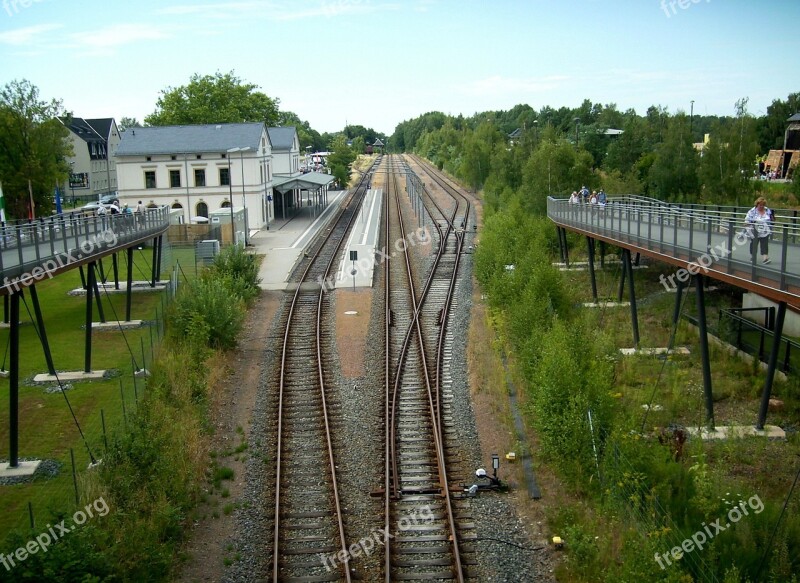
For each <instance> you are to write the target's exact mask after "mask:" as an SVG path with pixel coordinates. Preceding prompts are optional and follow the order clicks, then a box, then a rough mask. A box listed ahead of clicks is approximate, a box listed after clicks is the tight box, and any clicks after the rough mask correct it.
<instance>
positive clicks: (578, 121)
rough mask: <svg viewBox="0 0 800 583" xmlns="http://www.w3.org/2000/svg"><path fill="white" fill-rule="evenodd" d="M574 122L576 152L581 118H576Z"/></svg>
mask: <svg viewBox="0 0 800 583" xmlns="http://www.w3.org/2000/svg"><path fill="white" fill-rule="evenodd" d="M574 121H575V150H576V151H577V149H578V126H580V125H581V118H579V117H576V118H575V120H574Z"/></svg>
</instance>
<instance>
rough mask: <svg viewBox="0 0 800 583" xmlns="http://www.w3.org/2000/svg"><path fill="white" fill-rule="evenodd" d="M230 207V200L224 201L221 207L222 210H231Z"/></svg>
mask: <svg viewBox="0 0 800 583" xmlns="http://www.w3.org/2000/svg"><path fill="white" fill-rule="evenodd" d="M230 206H231V202H230V201H229V200H223V201H222V204H221V205H220V208H224V209H227V208H230Z"/></svg>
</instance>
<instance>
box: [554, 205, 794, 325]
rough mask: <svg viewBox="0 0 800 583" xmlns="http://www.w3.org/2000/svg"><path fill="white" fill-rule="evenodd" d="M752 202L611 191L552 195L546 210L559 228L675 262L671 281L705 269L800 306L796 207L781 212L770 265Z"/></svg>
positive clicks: (714, 275) (671, 284) (671, 283)
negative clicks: (757, 242) (752, 232)
mask: <svg viewBox="0 0 800 583" xmlns="http://www.w3.org/2000/svg"><path fill="white" fill-rule="evenodd" d="M748 208H749V207H748ZM748 208H744V207H733V206H728V207H726V206H711V205H679V204H670V203H666V202H663V201H659V200H656V199H652V198H647V197H643V196H623V197H618V198H612V199H610V200H609V202H608V203H607V204H606V205H605V207H600V206H598V205H590V204H581V203H579V204H570V202H569V201H568V200H566V199H564V200H559V199H554V198H548V200H547V216H548V217H550V219H551V220H552V221H553V222H554V223H555V224H556V226H557V227H560V228H563V229H566V230H570V231H574V232H577V233H581V234H583V235H586V236H587V237H589V238H591V239H596V240H598V241H602V242H605V243H610V244H612V245H617V246H619V247H622V248H624V249H628V250H630V251H632V252H633V253H638V254H640V255H643V256H647V257H652V258H653V259H656V260H658V261H661V262H664V263H667V264H670V265H674V266H675V267H677V268H678V269H676V270H675V272H673V273H668V274H663V275H662V276H661V277H662V279H663V281H662V283H664V282H667V285H669V287H672V288H674V287H677V284H678V277H681V278H684V282H686V281H688V278H689V277H690V276H691V275H695V274H697V273H699V274H701V275H704V276H708V277H711V278H713V279H717V280H720V281H724V282H727V283H730V284H732V285H735V286H737V287H740V288H743V289H746V290H748V291H752V292H755V293H757V294H759V295H762V296H764V297H767V298H770V299H772V300H774V301H775V302H786V303H787V304H788V305H789V306H790V307H792V308H794V309H795V310H798V311H800V228H798V218H797V213H796V211H792V212H791V214H790V215H785V214H782V213H781V212H780V211H776V216H775V224H774V226H773V234H772V237H771V239H770V242H769V256H770V263H769V264H767V265H765V264H763V263H762V262H761V255H760V253H755V254H751V252H750V239H749V238H748V237H747V236H746V229H745V223H744V217H745V214H746V213H747V210H748ZM681 269H682V270H684V271H681Z"/></svg>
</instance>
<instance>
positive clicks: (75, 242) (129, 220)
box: [0, 206, 169, 287]
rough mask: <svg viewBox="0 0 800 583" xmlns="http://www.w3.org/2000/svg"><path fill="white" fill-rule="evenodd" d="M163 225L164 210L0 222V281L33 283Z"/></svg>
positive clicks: (148, 234)
mask: <svg viewBox="0 0 800 583" xmlns="http://www.w3.org/2000/svg"><path fill="white" fill-rule="evenodd" d="M168 226H169V208H168V207H166V206H163V207H159V208H154V209H147V210H146V211H145V212H142V213H132V214H115V215H104V216H92V215H87V214H78V213H73V214H61V215H53V216H50V217H47V218H42V219H36V220H33V221H14V222H12V223H7V224H4V225H2V226H0V282H1V284H2V286H3V287H8V286H9V280H11V281H12V282H13V281H18V282H19V283H21V284H22V285H29V284H30V283H35V281H38V280H40V279H42V278H43V277H45V276H47V275H52V274H53V273H54V272H56V271H60V270H63V269H65V268H66V266H67V265H69V264H74V263H85V262H86V261H87V260H91V259H92V258H93V257H98V258H99V257H101V256H103V255H107V254H109V253H112V252H113V251H114V250H115V249H118V248H124V247H127V246H129V245H130V244H133V243H135V242H138V241H143V240H146V239H148V238H149V237H151V236H155V235H158V234H160V233H163V232H164V231H165V230H166V229H167V227H168Z"/></svg>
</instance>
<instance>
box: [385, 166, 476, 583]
mask: <svg viewBox="0 0 800 583" xmlns="http://www.w3.org/2000/svg"><path fill="white" fill-rule="evenodd" d="M388 178H389V184H394V186H395V188H394V194H395V202H396V208H397V214H398V221H399V225H400V230H401V235H402V237H403V239H404V240H405V229H404V226H403V221H402V213H401V210H400V202H399V196H398V194H397V191H398V189H397V185H396V180H397V175H396V174H391V175H390V176H388ZM429 200H430V201H431V203H432V204H433V205H434V206H435V207H436V208H437V209H438V211H439V212H440V213H441V215H442V216H443V217H444V218H445V220H446V221H447V228H446V229H445V231H444V232H443V231H442V229H441V226H440V225H439V224H438V222H435V225H436V229H437V231H438V232H439V236H440V242H439V248H438V250H437V254H436V257H435V259H434V263H433V266H432V268H431V271H430V273H429V276H428V278H427V280H426V281H425V285H424V288H423V291H422V294H421V296H420V298H419V300H417V298H416V297H415V296H416V294H415V292H414V286H413V272H412V270H411V265H410V258H409V253H408V248H407V246H404V257H405V262H406V269H407V273H408V278H409V282H410V284H409V291H410V294H411V301H412V305H413V317H412V322H411V324H410V325H409V328H408V330H407V333H406V336H405V339H404V342H403V346H402V348H401V353H400V355H399V356H398V367H397V374H396V375H395V379H394V387H393V390H392V399H391V401H392V406H391V411H390V418H389V419H388V423H387V424H388V425H389V428H390V429H389V432H390V443H391V446H390V449H391V458H392V459H391V467H392V474H393V476H392V477H393V484H392V493H393V495H394V497H395V498H398V497H399V494H400V488H399V483H398V473H399V472H398V467H397V466H398V464H397V452H396V450H395V441H396V422H397V407H398V402H399V399H398V393H399V388H400V378H401V375H402V370H401V369H402V366H403V362H404V360H405V358H406V356H407V354H408V350H409V347H410V339H411V336H412V335H413V333H414V332H416V336H417V340H418V343H419V347H420V360H421V362H422V369H423V376H424V380H425V389H426V394H427V400H428V408H429V412H430V416H431V420H432V426H433V431H432V433H433V438H434V445H435V452H436V462H437V470H438V475H439V485H440V491H441V496H442V499H443V500H444V502H445V508H446V511H447V525H448V530H449V531H450V548H451V552H452V557H453V562H454V565H453V567H454V571H455V573H454V574H455V577H456V580H457V581H458V582H459V583H463V581H464V572H463V566H462V562H461V557H460V550H459V537H458V529H457V527H456V522H455V516H454V513H453V507H452V500H451V496H450V489H449V482H448V479H447V468H446V462H445V452H444V443H443V436H442V431H441V422H440V420H439V419H440V415H441V413H440V412H441V407H440V405H439V399H438V394H437V393H438V391H435V390H434V388H433V387H432V383H431V379H430V372H429V367H428V363H427V358H426V356H425V343H424V335H423V332H422V327H421V324H420V317H419V316H420V312H421V309H422V306H423V304H424V302H425V300H426V297H427V294H428V291H429V290H430V288H431V285H432V283H433V280H434V278H435V276H436V271H437V268H438V266H439V263H440V261H441V258H442V256H443V255H444V254H445V252H446V244H447V238H448V237H449V235H450V233H451V232H452V231H453V220H454V218H455V216H456V214H457V212H458V201H457V199H454V200H455V201H456V207H455V209H454V210H453V215H452V217H450V219H448V218H447V215H446V214H445V213H444V212H443V211H442V209H441V207H440V206H439V205H438V204H437V203H436V201H434V200H433V199H432V198H430V197H429ZM387 229H388V219H387ZM387 236H388V231H387ZM388 293H389V292H388V287H387V294H388ZM449 299H450V298H449V297H448V301H449ZM387 334H388V332H387ZM387 382H388V379H387ZM387 393H388V387H387ZM387 408H388V407H387ZM387 473H388V467H387ZM387 484H388V478H387ZM385 496H386V499H387V505H386V508H387V517H386V523H387V524H389V521H390V518H389V516H388V509H389V504H388V500H389V489H387V490H386V492H385ZM390 561H391V546H390V545H389V541H388V540H387V548H386V573H385V576H386V581H387V582H388V581H390V579H391V563H390Z"/></svg>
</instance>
